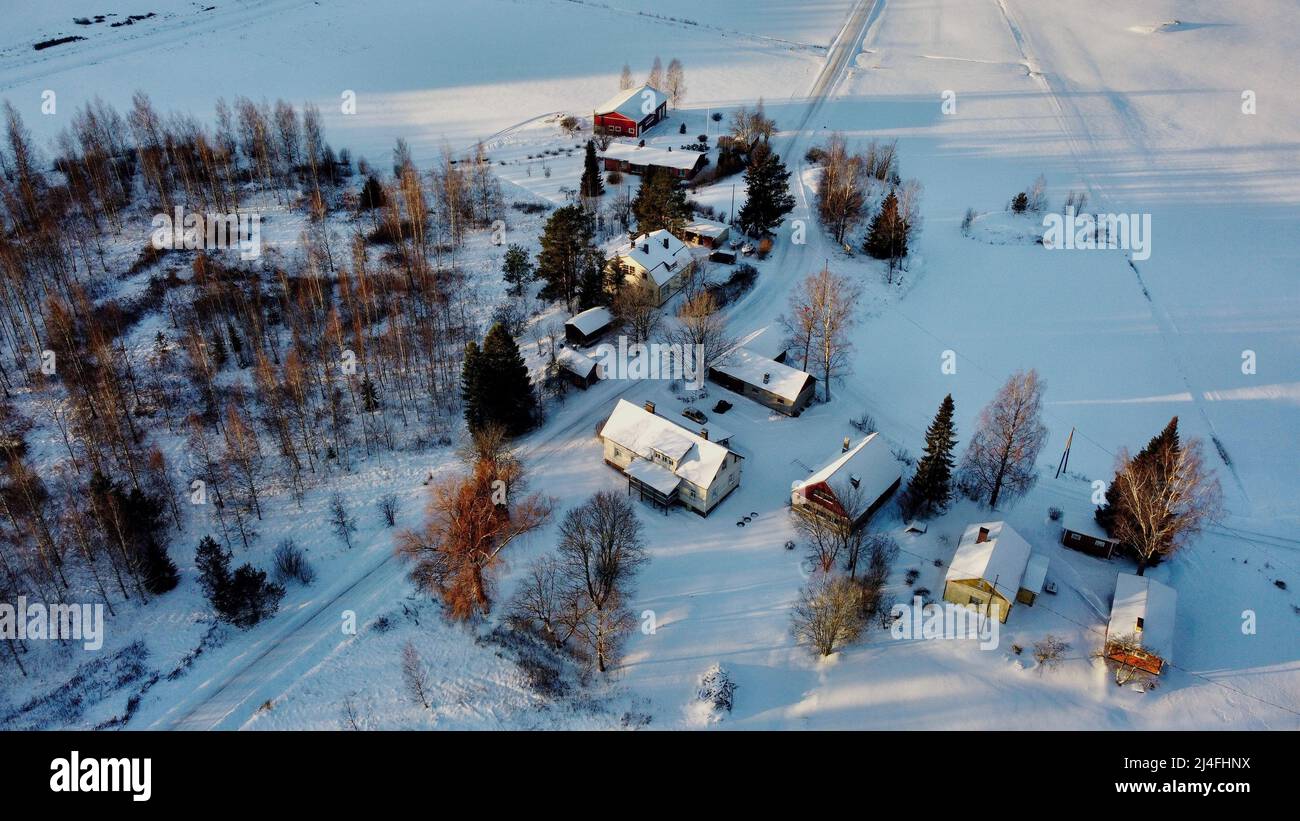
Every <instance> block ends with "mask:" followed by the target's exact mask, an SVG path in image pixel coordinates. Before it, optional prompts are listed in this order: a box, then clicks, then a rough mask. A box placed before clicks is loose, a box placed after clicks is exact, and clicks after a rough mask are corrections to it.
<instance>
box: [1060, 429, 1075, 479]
mask: <svg viewBox="0 0 1300 821" xmlns="http://www.w3.org/2000/svg"><path fill="white" fill-rule="evenodd" d="M1073 442H1074V428H1070V435H1069V436H1067V437H1066V439H1065V453H1062V454H1061V461H1060V463H1058V464H1057V466H1056V478H1057V479H1060V478H1061V471H1063V470H1065V469H1066V468H1068V467H1069V466H1070V445H1071V444H1073Z"/></svg>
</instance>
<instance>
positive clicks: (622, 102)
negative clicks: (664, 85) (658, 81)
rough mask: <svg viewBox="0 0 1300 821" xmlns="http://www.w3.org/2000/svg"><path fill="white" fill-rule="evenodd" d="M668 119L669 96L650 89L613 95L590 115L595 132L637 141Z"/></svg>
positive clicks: (650, 87) (631, 90)
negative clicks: (637, 138)
mask: <svg viewBox="0 0 1300 821" xmlns="http://www.w3.org/2000/svg"><path fill="white" fill-rule="evenodd" d="M667 116H668V95H666V94H664V93H663V92H662V91H660V90H659V89H657V88H654V87H653V86H649V85H642V86H637V87H636V88H629V89H625V90H623V91H620V92H619V93H617V94H615V95H614V96H613V97H610V98H609V99H608V100H606V101H605V104H604V105H601V106H599V107H597V108H596V110H595V111H594V112H592V122H593V123H594V124H595V127H596V130H597V131H604V132H605V133H607V134H613V135H614V136H616V137H640V136H641V135H642V134H644V133H645V131H646V129H648V128H652V127H653V126H654V125H655V124H656V123H658V122H659V121H660V120H662V119H664V118H665V117H667Z"/></svg>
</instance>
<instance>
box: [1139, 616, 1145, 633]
mask: <svg viewBox="0 0 1300 821" xmlns="http://www.w3.org/2000/svg"><path fill="white" fill-rule="evenodd" d="M1145 623H1146V619H1144V618H1142V617H1141V616H1138V627H1137V631H1138V632H1139V633H1141V632H1142V627H1143V625H1144V624H1145Z"/></svg>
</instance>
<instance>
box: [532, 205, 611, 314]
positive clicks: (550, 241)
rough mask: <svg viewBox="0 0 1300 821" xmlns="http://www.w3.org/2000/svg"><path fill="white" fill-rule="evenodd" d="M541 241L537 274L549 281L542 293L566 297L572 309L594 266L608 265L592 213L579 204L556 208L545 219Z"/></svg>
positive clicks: (556, 297)
mask: <svg viewBox="0 0 1300 821" xmlns="http://www.w3.org/2000/svg"><path fill="white" fill-rule="evenodd" d="M541 243H542V250H541V252H540V253H538V255H537V276H538V277H540V278H541V279H543V280H545V281H546V285H545V286H544V287H543V288H542V290H541V293H540V294H539V296H540V297H542V298H543V299H560V300H563V301H564V303H565V305H566V306H567V307H568V308H569V310H573V306H574V304H575V303H576V301H577V299H578V292H579V289H580V287H581V284H582V283H583V282H584V281H585V280H587V278H588V277H589V276H590V275H591V274H592V272H593V270H594V271H596V272H599V271H601V270H602V269H603V268H604V267H605V260H604V258H603V257H602V256H601V253H600V249H599V248H597V247H596V237H595V228H594V226H593V225H592V219H591V215H590V214H588V213H587V212H586V211H585V210H584V209H583V208H582V207H581V206H578V205H566V206H564V207H563V208H557V209H555V211H554V212H553V213H552V214H551V216H550V218H549V219H548V220H547V221H546V228H545V229H543V231H542V241H541Z"/></svg>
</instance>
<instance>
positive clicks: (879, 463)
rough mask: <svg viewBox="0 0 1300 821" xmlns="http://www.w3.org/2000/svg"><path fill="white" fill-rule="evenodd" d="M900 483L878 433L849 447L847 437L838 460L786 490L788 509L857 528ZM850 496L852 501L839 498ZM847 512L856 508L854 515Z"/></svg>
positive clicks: (891, 457) (899, 475)
mask: <svg viewBox="0 0 1300 821" xmlns="http://www.w3.org/2000/svg"><path fill="white" fill-rule="evenodd" d="M902 481H903V474H902V471H901V470H899V467H898V460H897V459H895V458H894V454H893V453H892V452H890V449H889V445H888V444H887V443H886V442H885V440H884V438H883V437H881V435H880V434H879V433H872V434H871V435H870V436H867V437H866V438H865V439H863V440H862V441H861V442H859V443H858V444H857V445H855V446H853V447H849V440H848V437H845V439H844V447H843V450H842V452H841V453H840V455H839V456H837V457H835V458H834V459H831V460H830V461H829V462H827V463H826V464H824V465H822V467H820V468H819V469H817V470H815V471H813V473H812V475H811V476H809V477H808V478H807V479H801V480H799V481H796V482H794V483H793V484H792V485H791V486H790V505H791V507H793V508H794V509H795V511H796V512H808V513H813V514H816V515H820V516H825V517H828V518H832V519H835V520H837V521H841V522H847V521H848V517H849V516H850V515H852V516H853V520H852V522H851V523H850V524H851V526H852V527H854V528H857V527H861V526H862V525H863V524H865V523H866V522H867V520H868V519H870V518H871V516H872V514H874V513H875V512H876V511H877V510H879V509H880V508H881V507H882V506H883V505H884V504H885V502H887V501H888V500H889V497H890V496H891V495H892V494H893V493H894V491H895V490H897V489H898V486H899V484H900V483H901V482H902ZM846 493H851V494H854V495H855V496H857V499H855V500H849V499H843V498H841V496H842V495H843V494H846ZM849 508H856V509H857V510H856V514H855V513H854V511H853V510H851V509H849Z"/></svg>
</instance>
